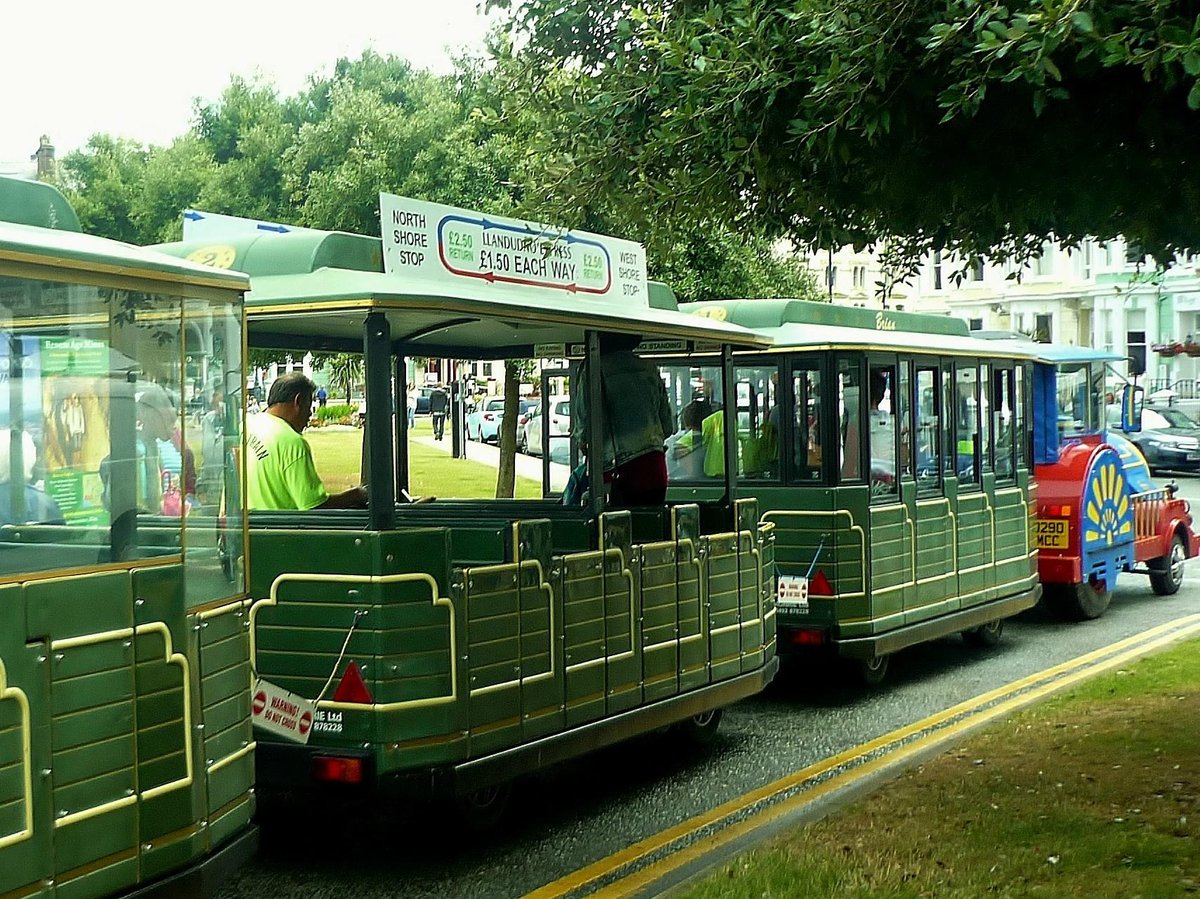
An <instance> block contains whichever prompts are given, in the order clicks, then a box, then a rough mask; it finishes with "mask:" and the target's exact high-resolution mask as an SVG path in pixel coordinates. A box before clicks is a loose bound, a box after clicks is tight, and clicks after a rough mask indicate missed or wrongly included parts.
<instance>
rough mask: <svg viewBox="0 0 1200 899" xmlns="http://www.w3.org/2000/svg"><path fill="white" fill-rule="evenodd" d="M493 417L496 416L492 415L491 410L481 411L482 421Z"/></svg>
mask: <svg viewBox="0 0 1200 899" xmlns="http://www.w3.org/2000/svg"><path fill="white" fill-rule="evenodd" d="M495 417H496V416H494V415H493V414H492V413H491V412H484V413H483V420H484V421H491V420H492V419H494V418H495Z"/></svg>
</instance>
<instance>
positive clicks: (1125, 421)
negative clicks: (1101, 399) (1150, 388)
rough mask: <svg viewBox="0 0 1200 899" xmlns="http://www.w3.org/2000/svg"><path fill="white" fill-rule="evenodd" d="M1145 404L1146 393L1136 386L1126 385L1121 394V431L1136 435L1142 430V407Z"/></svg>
mask: <svg viewBox="0 0 1200 899" xmlns="http://www.w3.org/2000/svg"><path fill="white" fill-rule="evenodd" d="M1145 402H1146V391H1145V390H1144V389H1143V388H1141V387H1138V386H1137V385H1136V384H1126V385H1125V389H1124V390H1123V391H1122V392H1121V430H1122V431H1124V432H1125V433H1126V434H1136V433H1137V432H1138V431H1140V430H1141V429H1142V406H1143V405H1144V404H1145Z"/></svg>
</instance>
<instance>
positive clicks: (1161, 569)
mask: <svg viewBox="0 0 1200 899" xmlns="http://www.w3.org/2000/svg"><path fill="white" fill-rule="evenodd" d="M1186 561H1187V550H1186V549H1185V548H1184V546H1183V538H1182V537H1180V536H1179V535H1178V534H1176V535H1175V537H1174V539H1173V540H1172V541H1171V549H1170V550H1169V551H1168V552H1167V554H1166V555H1165V556H1163V557H1162V558H1161V559H1155V560H1154V561H1153V562H1151V563H1150V588H1151V589H1152V590H1153V591H1154V592H1155V593H1157V594H1158V595H1159V596H1172V595H1174V594H1176V593H1178V592H1179V588H1180V587H1181V586H1182V585H1183V564H1184V562H1186Z"/></svg>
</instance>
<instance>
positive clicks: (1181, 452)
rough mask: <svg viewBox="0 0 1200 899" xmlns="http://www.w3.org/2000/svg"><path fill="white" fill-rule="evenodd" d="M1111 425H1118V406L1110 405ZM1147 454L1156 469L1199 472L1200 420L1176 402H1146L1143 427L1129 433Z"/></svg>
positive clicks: (1138, 446)
mask: <svg viewBox="0 0 1200 899" xmlns="http://www.w3.org/2000/svg"><path fill="white" fill-rule="evenodd" d="M1108 424H1109V427H1113V428H1119V427H1120V424H1121V410H1120V407H1119V406H1114V407H1110V408H1109V412H1108ZM1127 436H1128V437H1129V439H1130V440H1132V441H1133V442H1134V443H1135V444H1136V445H1137V448H1138V449H1140V450H1141V451H1142V455H1143V456H1145V457H1146V463H1147V464H1148V465H1149V466H1150V471H1151V472H1152V473H1153V472H1155V471H1158V470H1159V469H1169V470H1171V471H1192V472H1200V424H1198V423H1197V422H1196V421H1194V420H1193V419H1191V418H1189V417H1188V415H1187V414H1186V413H1185V412H1184V411H1183V410H1182V409H1179V408H1178V407H1176V406H1160V405H1152V404H1147V405H1146V406H1145V407H1144V408H1143V409H1142V430H1141V431H1139V432H1135V433H1132V434H1128V435H1127Z"/></svg>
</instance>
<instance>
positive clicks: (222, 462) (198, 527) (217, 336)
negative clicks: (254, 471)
mask: <svg viewBox="0 0 1200 899" xmlns="http://www.w3.org/2000/svg"><path fill="white" fill-rule="evenodd" d="M241 312H242V310H241V307H240V306H239V305H234V304H232V303H224V304H222V303H218V302H214V301H208V300H199V299H187V300H185V301H184V331H183V333H184V352H185V356H184V360H185V369H184V395H185V396H190V399H189V400H188V402H187V403H186V406H185V412H186V414H185V416H184V421H185V424H184V438H185V442H186V444H187V451H186V464H185V466H184V474H183V479H182V484H181V486H182V489H183V491H184V497H185V499H184V502H185V503H186V504H187V506H188V509H189V510H190V511H189V513H188V517H187V551H186V553H185V555H184V565H185V566H186V571H187V576H186V577H185V578H184V584H185V587H186V589H187V596H188V603H189V604H190V605H198V604H201V603H205V602H211V601H213V600H217V599H222V598H225V597H227V596H231V595H233V594H235V593H240V592H241V591H242V590H243V589H244V586H243V584H242V578H243V577H244V568H245V566H244V565H243V564H242V563H241V556H242V539H241V530H242V522H241V515H240V509H239V506H240V503H239V499H238V498H239V497H240V496H241V495H242V489H241V486H240V481H241V466H240V458H241V457H240V452H239V448H240V446H241V442H242V393H243V391H242V387H243V380H244V379H243V378H242V374H241V373H242V341H241V337H240V334H241V331H240V328H241V324H240V322H241Z"/></svg>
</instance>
